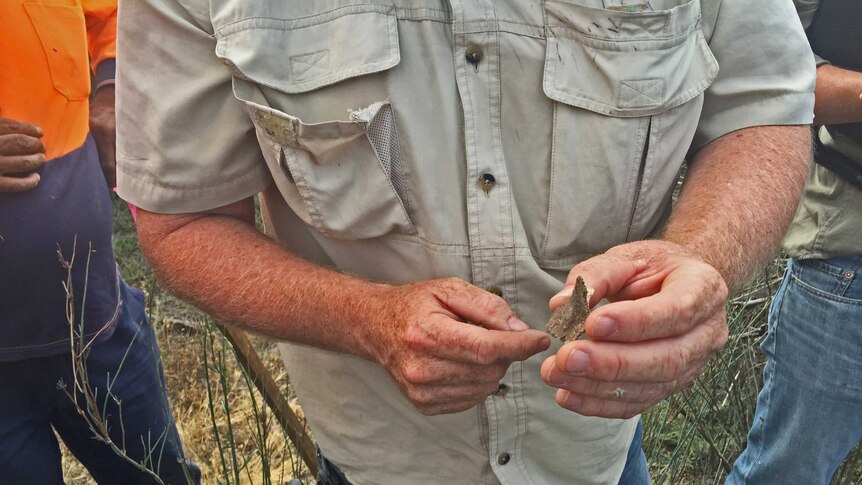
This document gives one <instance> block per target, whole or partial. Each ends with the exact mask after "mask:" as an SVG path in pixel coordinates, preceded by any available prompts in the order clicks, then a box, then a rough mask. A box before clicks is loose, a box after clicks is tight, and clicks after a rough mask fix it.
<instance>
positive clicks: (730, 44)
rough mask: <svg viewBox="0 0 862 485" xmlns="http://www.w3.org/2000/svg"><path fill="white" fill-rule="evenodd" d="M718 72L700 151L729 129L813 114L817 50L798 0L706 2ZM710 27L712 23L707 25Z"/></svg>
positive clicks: (698, 140)
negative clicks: (811, 44) (798, 9)
mask: <svg viewBox="0 0 862 485" xmlns="http://www.w3.org/2000/svg"><path fill="white" fill-rule="evenodd" d="M703 5H704V22H705V24H706V25H710V23H712V25H711V27H712V29H711V32H710V35H709V37H708V41H709V47H710V49H711V50H712V52H713V54H714V55H715V58H716V60H718V65H719V73H718V77H716V79H715V81H714V82H713V83H712V85H711V86H710V87H709V88H708V89H707V90H706V92H705V93H704V105H703V112H702V114H701V117H700V121H699V123H698V127H697V132H696V134H695V138H694V142H693V144H692V151H695V150H697V149H699V148H701V147H702V146H704V145H706V144H707V143H709V142H711V141H712V140H715V139H716V138H719V137H721V136H722V135H725V134H727V133H730V132H732V131H735V130H739V129H742V128H747V127H751V126H762V125H807V124H810V123H811V122H812V121H813V119H814V79H815V67H814V56H813V54H812V53H811V48H810V47H809V46H808V40H807V39H806V37H805V32H804V31H803V29H802V24H801V23H800V21H799V17H798V16H797V13H796V10H795V9H794V6H793V2H790V1H784V0H757V1H751V0H722V1H721V2H718V1H715V2H703ZM705 30H707V31H709V30H710V29H705Z"/></svg>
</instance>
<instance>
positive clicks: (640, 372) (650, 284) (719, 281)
mask: <svg viewBox="0 0 862 485" xmlns="http://www.w3.org/2000/svg"><path fill="white" fill-rule="evenodd" d="M577 276H581V277H583V278H584V282H585V283H586V285H587V287H592V288H594V289H595V293H594V294H593V296H592V301H591V304H592V305H595V304H596V303H598V302H599V301H600V300H601V299H603V298H607V299H608V300H609V301H610V302H611V303H609V304H607V305H604V306H602V307H600V308H597V309H595V310H594V311H593V312H592V313H591V314H590V315H589V317H588V318H587V322H586V333H587V336H588V337H589V340H577V341H574V342H569V343H567V344H566V345H564V346H563V347H562V348H561V349H560V350H559V351H558V352H557V354H556V355H555V356H552V357H549V358H548V359H547V360H546V361H545V362H544V364H543V365H542V378H543V379H544V380H545V382H547V383H548V384H549V385H551V386H553V387H557V388H559V389H558V390H557V395H556V399H557V402H558V403H559V404H560V405H561V406H562V407H564V408H566V409H569V410H571V411H574V412H577V413H579V414H582V415H587V416H603V417H608V418H629V417H632V416H636V415H638V414H640V413H641V412H643V411H645V410H646V409H647V408H649V407H651V406H652V405H654V404H656V403H657V402H659V401H661V400H662V399H664V398H665V397H667V396H669V395H671V394H673V393H674V392H676V391H678V390H680V389H682V388H684V387H685V386H687V385H688V384H690V383H691V382H692V381H693V380H694V379H695V378H696V377H697V376H698V375H699V374H700V373H701V372H702V371H703V368H704V366H705V365H706V362H707V361H708V359H709V358H710V356H712V354H713V353H715V352H716V351H717V350H718V349H720V348H721V347H722V346H723V345H724V343H725V342H726V341H727V336H728V330H727V324H726V319H725V308H724V303H725V301H726V299H727V292H728V290H727V286H726V285H725V282H724V279H723V278H722V276H721V275H720V274H719V272H718V271H717V270H716V269H714V268H713V267H712V266H710V265H709V264H707V263H705V262H704V261H703V260H702V259H701V258H699V257H698V256H696V255H695V254H693V253H692V252H690V251H687V250H686V249H684V248H682V247H681V246H678V245H676V244H673V243H670V242H666V241H640V242H635V243H630V244H625V245H622V246H617V247H614V248H612V249H610V250H609V251H608V252H606V253H604V254H602V255H599V256H596V257H593V258H591V259H589V260H587V261H584V262H582V263H580V264H578V265H577V266H575V267H574V268H573V269H572V270H571V272H570V273H569V277H568V280H567V282H566V287H565V290H564V292H565V293H568V294H569V295H570V294H571V288H572V287H573V286H574V282H575V279H576V277H577ZM565 298H567V296H561V295H557V296H555V297H554V298H552V299H551V308H552V309H555V308H556V307H557V306H559V305H560V304H562V302H563V301H564V300H565Z"/></svg>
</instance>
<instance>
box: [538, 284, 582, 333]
mask: <svg viewBox="0 0 862 485" xmlns="http://www.w3.org/2000/svg"><path fill="white" fill-rule="evenodd" d="M592 293H593V292H592V290H587V286H586V285H585V284H584V280H583V278H581V277H580V276H578V278H577V280H575V288H574V291H572V296H571V298H569V299H568V300H566V301H565V302H564V303H563V304H562V305H560V306H559V307H557V310H556V311H555V312H554V314H553V315H552V316H551V319H550V320H549V321H548V326H547V327H545V331H546V332H548V333H549V334H551V335H553V336H554V337H557V338H558V339H560V340H562V341H563V342H571V341H572V340H577V339H578V337H580V336H581V335H583V333H584V324H585V323H586V322H587V315H589V314H590V296H592Z"/></svg>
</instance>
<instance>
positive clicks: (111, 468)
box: [52, 284, 200, 485]
mask: <svg viewBox="0 0 862 485" xmlns="http://www.w3.org/2000/svg"><path fill="white" fill-rule="evenodd" d="M121 296H122V298H123V313H122V316H121V317H120V320H119V321H118V322H117V326H116V329H115V330H114V333H113V335H112V336H111V337H110V338H109V339H107V340H105V341H104V342H101V343H99V344H98V345H95V346H94V347H93V349H92V351H91V352H90V355H89V358H88V359H87V374H88V376H89V379H90V385H91V386H92V387H93V388H95V390H96V393H97V394H96V395H97V396H98V397H97V399H98V401H99V406H102V405H105V404H104V403H105V401H104V399H105V396H106V395H107V393H108V383H109V382H111V381H113V384H112V387H111V389H110V392H111V394H112V395H113V396H114V397H115V398H116V401H115V400H114V399H108V400H107V404H106V405H105V406H106V407H105V408H104V409H105V413H104V416H105V418H106V421H107V422H108V427H109V430H110V431H109V433H110V436H111V439H112V440H113V441H114V442H115V443H117V445H118V446H120V447H122V446H125V448H126V452H127V454H128V455H129V456H130V457H131V458H133V459H134V460H135V461H137V462H141V461H144V460H146V461H148V462H149V468H151V469H155V470H157V472H158V475H159V476H160V477H161V479H162V480H163V481H164V482H165V483H166V484H185V483H197V482H199V480H200V470H199V469H198V468H197V467H196V466H194V465H193V464H190V463H188V462H186V460H185V455H184V453H183V448H182V445H181V443H180V440H179V436H178V434H177V430H176V426H175V424H174V419H173V416H172V414H171V410H170V405H169V404H168V399H167V394H166V391H165V388H164V382H165V380H164V374H163V371H162V365H161V359H160V356H159V350H158V346H157V343H156V338H155V333H154V332H153V329H152V327H151V326H150V324H149V322H148V320H147V317H146V315H145V313H144V298H143V294H142V293H141V292H140V291H139V290H136V289H132V288H129V287H128V286H126V285H125V284H124V285H123V287H122V289H121ZM79 401H81V402H79V403H78V405H79V406H81V407H82V408H84V409H86V407H85V403H84V402H83V400H82V399H80V400H79ZM117 401H119V404H118V403H117ZM121 418H122V423H121ZM52 424H53V425H54V427H55V429H56V430H57V433H58V434H59V435H60V436H61V437H62V439H63V441H64V442H65V443H66V445H67V446H68V447H69V449H70V451H72V453H73V454H74V455H75V456H76V457H77V458H78V459H79V460H80V461H81V463H83V464H84V466H85V467H87V470H88V471H89V472H90V474H91V475H92V476H93V478H94V479H95V480H96V481H97V482H98V483H104V484H114V483H122V484H124V485H129V484H138V483H142V484H143V483H153V480H151V479H150V478H148V477H147V476H146V475H145V474H144V473H143V472H141V471H140V470H137V469H136V468H135V467H134V466H132V465H131V464H129V463H127V462H125V461H123V460H122V459H121V458H120V457H118V456H117V455H116V453H114V452H113V451H112V450H111V449H109V447H108V446H106V445H103V444H101V443H99V442H97V441H95V440H94V439H93V437H92V436H93V435H92V432H91V431H90V429H89V427H88V426H87V424H86V422H84V421H83V420H82V419H81V418H80V416H79V415H78V413H77V412H76V410H75V407H74V405H73V403H72V402H71V400H69V399H68V398H66V397H65V396H63V397H61V402H59V403H58V406H57V410H56V411H55V413H54V414H53V416H52ZM123 444H124V445H123Z"/></svg>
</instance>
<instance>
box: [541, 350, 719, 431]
mask: <svg viewBox="0 0 862 485" xmlns="http://www.w3.org/2000/svg"><path fill="white" fill-rule="evenodd" d="M705 364H706V361H704V362H703V363H702V364H700V366H699V367H696V368H694V369H693V370H692V372H690V373H686V374H685V375H684V376H683V377H681V378H680V379H678V380H674V381H673V382H670V383H664V384H654V385H646V386H643V385H642V386H641V387H638V386H637V385H636V384H634V383H630V384H627V383H618V384H614V385H615V387H614V388H613V389H603V390H602V391H601V392H600V394H598V395H596V396H593V395H589V394H586V393H584V394H580V393H578V392H577V391H573V390H569V389H558V390H557V393H556V400H557V404H559V405H560V406H562V407H564V408H566V409H568V410H569V411H574V412H576V413H578V414H581V415H583V416H601V417H605V418H618V419H627V418H631V417H634V416H637V415H638V414H641V413H643V412H644V411H646V410H647V409H649V408H650V407H652V406H653V405H655V404H656V403H658V402H659V401H661V400H663V399H665V398H666V397H668V396H670V395H671V394H673V393H675V392H678V391H680V390H682V389H685V388H686V387H688V385H689V384H691V383H692V382H693V381H694V379H696V378H697V376H698V375H700V373H701V372H702V371H703V366H704V365H705ZM606 386H607V385H606ZM645 391H646V392H653V393H655V394H653V395H652V396H650V397H647V396H646V395H645V394H642V393H643V392H645ZM639 393H641V394H639Z"/></svg>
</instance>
